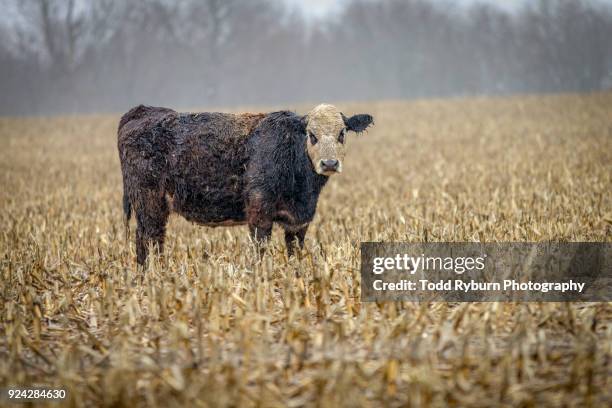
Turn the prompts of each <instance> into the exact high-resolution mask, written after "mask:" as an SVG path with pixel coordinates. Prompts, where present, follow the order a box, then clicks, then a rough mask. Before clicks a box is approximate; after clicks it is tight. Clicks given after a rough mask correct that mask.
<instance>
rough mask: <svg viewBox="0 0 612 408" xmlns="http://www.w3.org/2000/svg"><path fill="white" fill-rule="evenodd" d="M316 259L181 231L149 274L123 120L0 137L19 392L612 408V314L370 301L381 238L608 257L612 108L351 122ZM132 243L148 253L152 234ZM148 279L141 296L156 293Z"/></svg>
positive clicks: (2, 366) (428, 109)
mask: <svg viewBox="0 0 612 408" xmlns="http://www.w3.org/2000/svg"><path fill="white" fill-rule="evenodd" d="M341 108H342V109H344V110H345V111H346V112H350V113H354V112H359V111H366V112H370V113H372V114H373V115H374V116H375V119H376V126H375V128H374V129H373V130H371V131H369V132H368V133H367V134H365V135H362V136H360V137H358V136H354V137H351V138H350V139H349V141H348V143H349V152H348V155H347V163H346V164H345V166H346V167H345V173H344V174H343V175H341V176H339V177H334V178H333V180H332V181H331V182H330V184H329V185H328V186H327V187H326V189H325V191H324V193H323V195H322V197H321V200H320V204H319V211H318V214H317V217H316V219H315V222H314V223H313V225H312V226H311V229H310V231H309V234H308V236H307V251H306V252H305V253H304V257H303V259H302V260H301V261H298V260H296V259H290V260H288V259H287V258H286V255H285V252H284V244H281V241H282V237H281V234H280V233H279V231H276V230H275V234H274V239H273V242H272V244H271V246H270V247H269V250H268V253H267V254H266V256H265V257H264V258H263V260H262V261H261V262H258V261H257V257H256V256H255V251H253V249H252V248H251V247H250V245H249V240H248V233H247V231H246V229H245V228H218V229H208V228H201V227H196V226H192V225H190V224H189V223H187V222H185V221H184V220H182V219H180V218H178V217H174V218H172V220H171V223H170V226H169V236H168V239H167V248H166V249H167V256H166V258H165V259H164V260H159V259H155V258H154V259H153V261H152V262H151V265H150V267H149V269H148V271H147V272H146V274H144V277H143V276H141V274H139V273H138V272H137V271H136V268H135V254H134V248H133V243H132V241H131V240H130V243H129V245H126V242H125V241H124V238H123V229H122V223H121V216H122V215H121V204H120V196H121V179H120V171H119V163H118V158H117V152H116V147H115V143H116V133H115V129H116V124H117V120H118V117H116V116H100V117H97V116H87V117H85V116H81V117H67V118H38V119H1V120H0V146H1V149H0V180H1V186H2V188H1V191H0V206H1V207H0V208H1V209H2V211H1V212H0V225H2V230H1V232H0V275H1V276H0V296H1V298H2V299H1V302H0V386H8V385H33V384H38V385H47V386H57V387H64V388H66V389H67V390H68V393H69V402H70V403H71V404H72V405H74V406H81V405H106V406H111V405H113V406H118V405H122V406H135V405H136V406H145V405H147V406H160V407H163V406H175V405H194V406H218V405H221V406H228V405H231V406H247V407H248V406H287V405H289V406H302V405H320V406H335V405H343V406H360V405H363V406H379V405H381V404H386V405H390V406H400V405H401V406H405V405H410V406H429V405H432V406H443V405H460V406H464V405H472V406H495V405H523V406H559V405H569V406H577V405H580V406H582V405H592V406H603V405H607V404H610V403H611V401H612V392H611V387H610V380H609V379H610V374H611V369H610V357H611V351H612V324H611V322H612V307H611V306H610V304H606V303H599V304H550V303H549V304H547V303H542V304H535V303H529V304H527V303H523V304H509V303H477V304H474V303H472V304H470V303H464V304H446V303H434V304H415V303H407V302H406V303H384V304H365V303H361V302H360V300H359V295H360V287H359V272H358V268H359V245H358V244H359V242H361V241H423V240H428V241H542V240H554V241H610V240H611V239H610V238H611V235H612V234H611V232H612V226H611V224H612V202H611V196H610V191H612V189H611V187H612V116H611V115H612V94H610V93H607V94H595V95H589V96H571V95H561V96H547V97H514V98H508V99H469V100H463V99H458V100H452V101H427V102H414V103H407V102H376V103H370V104H361V105H342V106H341ZM132 238H133V237H132ZM141 278H142V279H141Z"/></svg>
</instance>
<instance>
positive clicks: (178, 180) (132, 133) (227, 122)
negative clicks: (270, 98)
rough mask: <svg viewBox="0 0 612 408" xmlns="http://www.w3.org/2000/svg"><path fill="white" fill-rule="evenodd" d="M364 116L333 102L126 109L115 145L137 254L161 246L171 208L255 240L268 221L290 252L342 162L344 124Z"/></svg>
mask: <svg viewBox="0 0 612 408" xmlns="http://www.w3.org/2000/svg"><path fill="white" fill-rule="evenodd" d="M371 123H372V116H370V115H367V114H360V115H355V116H352V117H350V118H347V117H345V116H344V115H343V114H342V113H341V112H339V111H338V110H337V109H336V108H335V107H334V106H331V105H318V106H317V107H315V108H314V109H313V110H312V111H310V112H309V113H308V114H307V115H305V116H298V115H296V114H295V113H293V112H289V111H280V112H273V113H267V114H264V113H244V114H229V113H177V112H175V111H173V110H171V109H166V108H156V107H149V106H143V105H140V106H137V107H135V108H133V109H131V110H130V111H129V112H127V113H126V114H125V115H123V117H122V118H121V121H120V122H119V130H118V148H119V158H120V160H121V171H122V173H123V210H124V213H125V217H126V223H127V222H129V219H130V217H131V213H132V210H133V211H134V212H135V214H136V220H137V223H138V227H137V230H136V253H137V261H138V263H139V264H141V265H142V264H144V263H145V261H146V258H147V253H148V245H149V243H153V244H155V245H157V246H158V248H159V251H160V252H163V243H164V236H165V230H166V223H167V220H168V216H169V215H170V212H171V211H173V212H176V213H178V214H180V215H182V216H183V217H185V218H186V219H187V220H189V221H193V222H195V223H198V224H201V225H206V226H231V225H243V224H248V226H249V230H250V232H251V236H252V237H253V239H254V240H255V241H256V242H262V241H265V240H267V238H269V237H270V234H271V232H272V224H273V223H275V222H276V223H278V224H280V225H282V226H283V228H284V230H285V242H286V243H287V251H288V253H289V255H291V254H292V253H293V248H292V244H293V243H294V241H295V240H296V239H297V241H298V244H299V245H300V247H302V246H303V244H304V236H305V234H306V229H307V228H308V224H309V223H310V222H311V221H312V219H313V217H314V214H315V210H316V207H317V201H318V198H319V194H320V192H321V189H322V188H323V186H324V185H325V183H326V182H327V179H328V177H329V176H330V175H332V174H334V173H339V172H341V171H342V160H343V158H344V152H345V136H346V132H347V131H349V130H352V131H354V132H362V131H364V130H365V129H366V128H367V127H368V126H369V125H370V124H371ZM126 225H127V224H126Z"/></svg>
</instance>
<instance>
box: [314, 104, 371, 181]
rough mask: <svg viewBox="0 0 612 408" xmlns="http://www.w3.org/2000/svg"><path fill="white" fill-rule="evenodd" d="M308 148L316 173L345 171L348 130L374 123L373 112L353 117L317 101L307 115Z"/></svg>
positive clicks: (326, 173) (358, 130)
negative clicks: (343, 162)
mask: <svg viewBox="0 0 612 408" xmlns="http://www.w3.org/2000/svg"><path fill="white" fill-rule="evenodd" d="M304 120H305V121H306V139H307V140H306V149H307V151H308V156H309V157H310V160H311V161H312V165H313V166H314V169H315V171H316V172H317V173H319V174H323V175H326V176H329V175H331V174H334V173H340V172H342V160H343V159H344V153H345V150H346V140H345V139H346V133H347V132H348V131H349V130H350V131H353V132H363V131H364V130H366V129H367V127H368V126H370V124H371V123H372V116H371V115H367V114H360V115H354V116H351V117H350V118H347V117H346V116H344V114H343V113H342V112H340V111H338V109H336V107H335V106H332V105H326V104H322V105H318V106H316V107H315V108H314V109H313V110H311V111H310V112H309V113H308V114H307V115H306V116H305V117H304Z"/></svg>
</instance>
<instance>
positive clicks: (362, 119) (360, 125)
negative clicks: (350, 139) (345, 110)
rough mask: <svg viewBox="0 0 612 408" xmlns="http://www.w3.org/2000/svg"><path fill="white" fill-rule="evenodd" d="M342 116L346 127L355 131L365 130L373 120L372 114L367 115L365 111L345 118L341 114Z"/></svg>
mask: <svg viewBox="0 0 612 408" xmlns="http://www.w3.org/2000/svg"><path fill="white" fill-rule="evenodd" d="M342 118H343V119H344V124H345V125H346V127H347V129H348V130H352V131H353V132H357V133H359V132H363V131H364V130H366V129H367V128H368V126H370V125H371V124H372V122H373V121H374V118H373V117H372V115H368V114H367V113H360V114H358V115H353V116H351V117H350V118H347V117H346V116H344V114H343V115H342Z"/></svg>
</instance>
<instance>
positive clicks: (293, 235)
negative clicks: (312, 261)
mask: <svg viewBox="0 0 612 408" xmlns="http://www.w3.org/2000/svg"><path fill="white" fill-rule="evenodd" d="M306 230H308V224H306V225H305V226H303V227H301V228H297V229H291V228H286V229H285V244H286V245H287V255H288V256H289V257H290V256H291V255H293V253H294V249H295V244H296V240H297V245H298V246H299V248H300V249H303V248H304V238H305V237H306Z"/></svg>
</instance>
